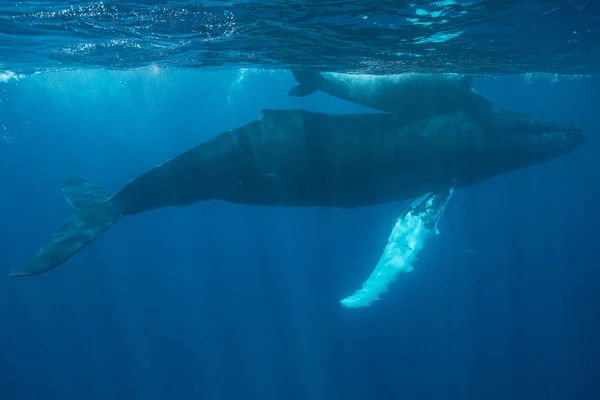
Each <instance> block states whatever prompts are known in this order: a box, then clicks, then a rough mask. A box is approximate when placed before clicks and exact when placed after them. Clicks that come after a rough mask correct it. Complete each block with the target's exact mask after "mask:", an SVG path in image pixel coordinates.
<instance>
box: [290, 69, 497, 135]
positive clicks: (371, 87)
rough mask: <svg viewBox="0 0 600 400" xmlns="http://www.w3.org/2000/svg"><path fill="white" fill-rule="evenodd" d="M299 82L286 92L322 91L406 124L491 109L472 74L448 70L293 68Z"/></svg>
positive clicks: (296, 93)
mask: <svg viewBox="0 0 600 400" xmlns="http://www.w3.org/2000/svg"><path fill="white" fill-rule="evenodd" d="M292 74H293V76H294V78H295V79H296V82H297V83H298V84H297V85H296V86H294V87H292V88H291V89H290V91H289V92H288V95H289V96H292V97H303V96H307V95H309V94H311V93H313V92H316V91H321V92H323V93H326V94H328V95H330V96H333V97H337V98H339V99H342V100H346V101H349V102H351V103H355V104H359V105H361V106H364V107H368V108H371V109H374V110H379V111H385V112H389V113H392V114H395V115H396V117H397V118H399V119H401V120H402V121H404V122H406V123H408V122H411V121H416V120H419V119H421V118H426V117H429V116H432V115H439V114H448V113H454V112H465V113H470V114H477V113H483V112H488V111H492V108H493V106H492V102H491V101H490V100H489V99H488V98H487V97H485V96H484V95H482V94H479V93H478V92H477V91H475V90H474V89H473V88H472V87H471V84H472V82H473V77H472V76H470V75H460V74H451V73H418V72H407V73H402V74H396V75H354V74H342V73H335V72H327V73H320V72H317V71H307V70H293V71H292Z"/></svg>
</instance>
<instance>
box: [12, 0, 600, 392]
mask: <svg viewBox="0 0 600 400" xmlns="http://www.w3.org/2000/svg"><path fill="white" fill-rule="evenodd" d="M599 11H600V10H598V5H597V4H596V2H593V1H569V2H567V1H562V2H559V1H511V2H491V1H464V2H459V1H456V2H455V1H438V2H418V1H416V2H402V1H385V0H378V1H371V2H363V1H354V2H347V1H341V0H340V1H329V0H328V1H320V2H317V1H283V0H281V1H262V2H259V1H252V0H248V1H205V2H189V1H169V2H150V1H144V2H142V1H129V2H109V1H106V2H93V1H92V2H82V1H68V2H56V1H23V2H0V183H1V184H0V226H1V229H0V255H1V257H0V259H1V263H0V266H1V270H0V301H1V304H2V307H1V311H0V383H1V385H0V399H7V400H17V399H61V400H69V399H90V400H92V399H192V398H203V399H227V400H237V399H264V400H267V399H273V400H275V399H276V400H280V399H298V400H301V399H302V400H304V399H315V400H317V399H323V400H330V399H377V400H387V399H390V400H391V399H398V398H402V399H457V398H460V399H465V400H467V399H482V398H486V399H507V398H512V399H527V400H530V399H597V398H600V390H599V389H598V386H597V381H598V376H599V375H598V371H600V361H599V360H600V345H599V344H598V339H597V338H598V337H600V320H599V319H598V315H600V295H599V293H600V272H599V270H598V268H597V267H598V265H600V256H599V255H598V251H597V237H598V232H597V229H598V222H599V221H600V214H599V212H598V204H600V185H599V182H600V164H599V163H598V156H597V154H599V152H600V144H599V143H598V132H599V130H600V122H599V121H598V111H597V104H598V102H599V101H600V99H599V95H598V93H600V80H599V79H598V77H597V75H596V73H597V70H598V67H599V63H600V60H599V58H598V54H600V52H599V50H600V48H599V45H598V41H599V37H598V35H599V34H600V32H599V29H600V19H599V18H598V17H597V16H598V15H600V14H599V13H598V12H599ZM298 67H302V68H307V69H316V70H320V71H337V72H350V73H357V74H366V73H368V74H388V73H402V72H407V71H413V72H418V71H420V72H455V73H465V74H473V75H475V79H474V81H473V87H474V88H475V89H476V90H477V91H478V92H480V93H482V94H484V95H486V96H487V97H488V98H489V99H490V100H491V101H492V102H493V104H494V107H495V108H496V109H510V110H515V111H520V112H526V113H530V114H533V115H536V116H539V117H543V118H550V119H553V120H558V121H561V122H564V123H570V124H574V125H577V126H578V127H580V128H581V129H583V130H584V131H585V133H586V135H587V140H586V143H585V144H584V145H583V146H581V148H580V149H577V150H576V151H575V152H573V153H571V154H567V155H565V156H562V157H559V158H557V159H555V160H551V161H549V162H546V163H542V164H538V165H534V166H532V167H528V168H525V169H521V170H518V171H514V172H510V173H508V174H504V175H501V176H498V177H495V178H492V179H490V180H487V181H484V182H482V183H480V184H477V185H474V186H471V187H468V188H464V189H459V190H456V192H455V193H454V196H453V199H452V203H451V204H450V205H449V206H448V209H447V211H446V212H445V214H444V216H443V218H442V219H441V220H440V223H439V231H440V234H439V235H438V236H436V237H435V238H433V239H432V240H431V242H429V243H428V245H427V247H426V248H425V249H424V250H423V252H422V253H420V256H419V260H418V261H417V262H416V263H415V264H414V270H413V271H412V272H411V273H409V274H406V275H403V276H402V278H401V279H399V280H398V281H397V282H395V283H394V284H393V285H392V286H391V287H390V290H389V291H388V292H387V293H386V294H385V295H384V296H382V297H381V299H380V300H379V301H378V302H376V303H374V304H372V305H371V306H369V307H366V308H362V309H348V308H344V307H342V306H341V305H340V300H341V299H342V298H344V297H346V296H348V295H349V294H351V293H352V292H353V291H354V290H356V289H357V288H359V287H360V284H361V283H362V282H363V281H364V280H365V279H366V278H367V277H368V275H369V274H370V273H371V271H372V270H373V268H374V267H375V265H376V264H377V262H378V260H379V257H380V256H381V251H382V250H383V248H384V247H385V244H386V241H387V239H388V235H389V233H390V229H391V228H392V225H393V223H394V221H395V220H396V218H397V217H398V215H399V214H400V213H401V212H402V211H403V210H404V208H405V207H406V206H407V205H409V204H410V201H408V202H400V203H392V204H386V205H381V206H374V207H364V208H357V209H351V210H348V209H335V208H332V209H329V208H325V209H322V208H312V207H309V208H279V207H262V206H244V205H234V204H230V203H226V202H222V201H212V202H201V203H197V204H194V205H191V206H187V207H171V208H162V209H158V210H154V211H152V212H149V213H144V214H140V215H136V216H131V217H128V218H124V219H123V220H121V221H119V222H118V224H116V225H115V226H114V227H113V228H111V230H110V231H109V232H107V233H106V234H104V235H103V236H101V237H100V238H99V239H98V240H97V241H95V242H94V243H92V244H91V245H89V246H88V247H87V248H86V249H85V250H82V251H81V253H78V254H76V255H75V256H74V257H73V258H72V259H70V260H69V261H68V262H66V263H64V264H63V265H61V266H60V267H58V268H56V269H54V270H52V271H49V272H48V273H45V274H41V275H38V276H35V277H28V278H19V279H11V278H9V277H8V274H9V272H10V271H11V270H12V269H14V268H16V267H18V266H20V265H22V264H24V263H25V262H27V261H28V260H29V259H30V258H31V257H32V256H33V255H34V254H35V252H36V251H37V250H38V249H39V248H40V245H41V244H42V243H43V242H44V241H45V240H46V239H47V238H48V237H49V235H50V234H51V233H52V232H53V231H54V230H56V229H57V228H58V227H59V226H60V224H61V223H63V222H64V221H65V220H66V219H67V218H68V217H69V216H70V215H71V214H72V212H73V211H72V208H71V206H70V205H69V204H68V203H67V201H66V200H65V198H64V196H63V195H62V194H61V192H60V189H59V187H58V186H57V185H56V184H55V183H52V181H56V180H60V179H64V178H69V177H78V178H83V179H90V180H93V181H95V182H98V183H99V184H101V185H102V186H103V187H105V188H106V189H107V191H109V192H113V191H116V190H117V189H119V188H120V187H121V186H122V185H123V184H125V183H126V182H128V181H129V180H131V179H132V178H134V177H136V176H138V175H139V174H141V173H143V172H145V171H147V170H148V169H150V168H153V167H154V166H156V165H158V164H160V163H163V162H164V161H165V160H167V159H169V158H171V157H173V156H175V155H177V154H179V153H181V152H183V151H185V150H187V149H189V148H191V147H193V146H195V145H196V144H198V143H199V142H201V141H204V140H207V139H209V138H211V137H214V136H216V135H217V134H219V133H221V132H224V131H226V130H228V129H232V128H234V127H237V126H240V125H242V124H245V123H248V122H250V121H252V120H254V119H256V118H259V117H260V116H261V115H262V110H263V109H269V108H276V109H298V108H299V109H306V110H311V111H320V112H328V113H342V112H344V113H357V112H364V111H366V109H365V108H363V107H360V106H357V105H355V104H352V103H349V102H347V101H343V100H340V99H337V98H334V97H331V96H328V95H326V94H324V93H322V92H317V93H315V94H312V95H310V96H307V97H304V98H295V97H291V96H288V95H287V92H288V91H289V90H290V88H291V87H292V86H294V85H295V80H294V78H293V76H292V74H291V73H290V71H289V69H291V68H298Z"/></svg>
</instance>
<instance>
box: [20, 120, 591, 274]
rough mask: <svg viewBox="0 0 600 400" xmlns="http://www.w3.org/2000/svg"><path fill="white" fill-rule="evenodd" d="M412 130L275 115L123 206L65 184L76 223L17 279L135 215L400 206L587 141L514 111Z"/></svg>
mask: <svg viewBox="0 0 600 400" xmlns="http://www.w3.org/2000/svg"><path fill="white" fill-rule="evenodd" d="M400 121H401V118H397V117H396V116H394V115H392V114H350V115H331V114H322V113H314V112H308V111H303V110H288V111H274V110H264V111H263V116H262V117H261V118H259V119H257V120H255V121H252V122H250V123H247V124H245V125H242V126H240V127H237V128H235V129H232V130H230V131H227V132H224V133H222V134H220V135H218V136H216V137H214V138H212V139H210V140H208V141H206V142H204V143H201V144H199V145H198V146H195V147H193V148H192V149H190V150H188V151H186V152H184V153H182V154H180V155H178V156H176V157H174V158H172V159H170V160H168V161H166V162H165V163H164V164H161V165H159V166H157V167H155V168H153V169H151V170H149V171H147V172H146V173H144V174H142V175H140V176H138V177H136V178H135V179H133V180H132V181H130V182H129V183H127V184H126V185H125V186H123V187H122V188H121V189H120V190H119V191H117V192H116V193H115V194H114V195H112V196H109V195H108V194H107V193H106V192H104V191H103V190H102V189H101V188H100V187H98V186H97V185H95V184H92V183H90V182H86V181H80V180H67V181H63V182H62V185H63V192H64V194H65V195H66V196H67V198H68V200H69V202H70V203H71V204H72V205H73V207H74V208H75V209H76V212H75V214H74V215H73V216H71V218H69V220H67V222H66V223H65V224H64V225H63V226H62V227H61V228H59V229H58V231H56V232H55V233H54V234H53V235H52V237H51V238H50V239H49V240H48V241H47V242H46V243H45V244H44V245H43V246H42V248H41V249H40V250H39V252H38V253H37V254H36V256H35V257H34V258H33V260H31V261H30V262H29V263H27V264H26V265H24V266H23V267H21V268H19V269H17V270H15V271H13V272H11V274H10V276H13V277H16V276H27V275H34V274H38V273H42V272H45V271H47V270H49V269H51V268H54V267H56V266H58V265H59V264H61V263H62V262H64V261H65V260H67V259H68V258H70V257H71V256H72V255H73V254H75V253H76V252H77V251H79V250H81V249H82V248H83V247H84V246H86V245H87V244H89V243H90V242H92V241H93V240H94V239H95V238H97V237H98V236H99V235H100V234H102V233H103V232H104V231H106V230H107V229H108V228H109V227H110V226H111V225H112V224H114V223H115V222H116V221H117V220H118V219H119V218H120V217H122V216H125V215H132V214H137V213H141V212H145V211H149V210H152V209H155V208H159V207H167V206H182V205H188V204H192V203H195V202H198V201H203V200H210V199H222V200H225V201H229V202H232V203H242V204H261V205H272V206H288V207H297V206H326V207H346V208H352V207H360V206H367V205H375V204H380V203H387V202H395V201H400V200H403V199H408V198H414V197H417V196H419V195H422V194H423V193H426V192H436V193H438V192H443V191H447V190H449V189H450V188H451V187H464V186H468V185H471V184H473V183H475V182H479V181H481V180H484V179H487V178H490V177H493V176H495V175H498V174H502V173H505V172H508V171H511V170H515V169H518V168H523V167H526V166H528V165H532V164H535V163H539V162H543V161H545V160H549V159H552V158H554V157H557V156H560V155H561V154H565V153H567V152H569V151H571V150H573V149H574V148H575V147H577V146H578V145H579V144H580V143H581V142H582V141H583V139H584V135H583V133H582V132H581V131H580V130H579V129H578V128H576V127H573V126H568V125H562V124H558V123H554V122H550V121H545V120H541V119H537V118H533V117H531V116H528V115H524V114H519V113H515V112H510V111H504V112H490V113H488V114H485V115H484V116H479V117H474V116H472V115H469V114H464V113H454V114H447V115H439V116H435V117H430V118H427V119H423V120H420V121H417V122H414V123H411V124H408V125H407V124H404V123H403V122H400Z"/></svg>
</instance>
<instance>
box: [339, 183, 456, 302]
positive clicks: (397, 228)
mask: <svg viewBox="0 0 600 400" xmlns="http://www.w3.org/2000/svg"><path fill="white" fill-rule="evenodd" d="M452 192H453V189H449V190H448V191H443V192H440V193H428V194H425V195H423V196H421V197H419V198H418V199H417V200H415V201H414V202H413V203H412V205H411V206H410V207H408V208H407V209H406V210H405V211H404V212H403V213H402V215H400V217H399V218H398V220H397V221H396V224H395V225H394V228H393V229H392V232H391V233H390V236H389V239H388V244H387V246H385V250H384V251H383V254H382V255H381V259H380V260H379V263H378V264H377V266H376V267H375V269H374V270H373V272H372V273H371V275H370V276H369V278H368V279H367V280H366V281H365V282H364V283H363V286H362V288H361V289H359V290H357V291H355V292H354V293H353V294H352V295H351V296H348V297H346V298H345V299H343V300H342V301H340V303H341V304H342V306H344V307H348V308H360V307H368V306H370V305H371V304H372V303H373V302H375V301H377V300H379V296H380V294H381V293H385V292H387V290H388V288H389V286H390V285H391V284H392V283H393V282H394V281H395V280H396V279H397V278H398V274H399V273H400V272H410V271H412V270H413V263H414V262H415V261H417V254H418V253H419V251H421V250H423V246H424V245H425V242H426V241H427V239H429V237H431V236H433V235H437V234H438V233H439V232H438V229H437V223H438V221H439V220H440V218H441V217H442V215H443V214H444V211H445V209H446V206H447V205H448V202H449V201H450V198H451V197H452Z"/></svg>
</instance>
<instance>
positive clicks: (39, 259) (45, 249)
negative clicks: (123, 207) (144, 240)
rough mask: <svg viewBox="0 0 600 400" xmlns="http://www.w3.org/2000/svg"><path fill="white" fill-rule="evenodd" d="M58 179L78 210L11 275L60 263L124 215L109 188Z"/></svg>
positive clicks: (36, 272)
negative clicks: (105, 190) (106, 190)
mask: <svg viewBox="0 0 600 400" xmlns="http://www.w3.org/2000/svg"><path fill="white" fill-rule="evenodd" d="M59 183H60V184H61V185H62V190H63V193H64V194H65V196H66V197H67V200H68V201H69V203H70V204H71V205H72V206H73V207H74V208H75V209H76V212H75V214H73V215H72V216H71V217H70V218H69V219H68V220H67V222H65V223H64V224H63V225H62V226H61V227H60V228H59V229H58V230H57V231H55V232H54V233H53V234H52V236H51V237H50V239H48V241H46V243H44V244H43V245H42V248H41V249H40V250H39V251H38V252H37V254H36V255H35V257H34V258H33V260H31V261H30V262H29V263H27V264H25V265H24V266H22V267H21V268H18V269H16V270H14V271H12V272H11V273H10V274H9V276H10V277H18V276H30V275H36V274H40V273H42V272H46V271H48V270H50V269H52V268H54V267H56V266H58V265H59V264H61V263H63V262H64V261H66V260H67V259H69V258H71V256H73V255H74V254H75V253H77V252H78V251H79V250H81V249H83V248H84V247H85V246H86V245H88V244H89V243H91V242H92V241H93V240H94V239H96V238H97V237H98V236H100V235H101V234H102V233H104V232H105V231H106V230H107V229H108V228H110V227H111V226H112V224H114V223H115V222H117V221H118V220H119V218H120V217H121V211H120V208H119V207H118V206H117V203H114V202H111V201H110V200H109V199H108V196H107V195H106V192H104V190H103V189H101V188H100V187H99V186H98V185H96V184H94V183H91V182H88V181H81V180H72V179H71V180H66V181H61V182H59ZM103 194H104V196H107V198H105V199H104V201H102V200H101V199H102V198H103ZM80 207H81V208H80Z"/></svg>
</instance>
